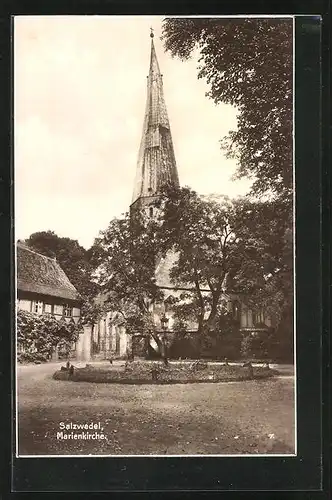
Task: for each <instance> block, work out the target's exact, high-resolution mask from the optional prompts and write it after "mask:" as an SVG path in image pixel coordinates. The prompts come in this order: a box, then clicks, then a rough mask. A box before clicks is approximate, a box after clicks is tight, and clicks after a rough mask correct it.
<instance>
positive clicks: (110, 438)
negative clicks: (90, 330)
mask: <svg viewBox="0 0 332 500" xmlns="http://www.w3.org/2000/svg"><path fill="white" fill-rule="evenodd" d="M58 367H59V365H58V366H55V365H54V364H53V365H51V364H50V365H36V366H34V365H31V366H19V367H18V380H17V382H18V427H19V454H20V455H47V454H50V455H58V454H60V455H77V454H78V455H88V454H97V455H114V454H116V455H117V454H125V455H129V454H147V455H149V454H158V455H165V454H167V455H177V454H181V455H183V454H189V455H191V454H226V455H227V454H257V453H282V454H284V453H285V454H287V453H294V425H295V423H294V379H293V377H291V376H288V377H277V378H272V379H265V380H250V381H244V382H231V383H214V384H209V383H200V384H186V385H178V384H175V385H120V384H103V383H100V384H93V383H88V382H65V381H60V380H54V379H52V374H53V373H54V371H55V370H56V369H58ZM60 422H64V423H65V424H68V423H70V422H71V423H73V424H74V423H75V424H80V423H81V424H82V423H83V424H84V423H91V422H93V423H98V422H100V426H101V427H102V428H103V431H101V430H98V431H97V432H98V433H99V434H100V433H101V432H102V433H103V434H104V436H105V439H99V440H93V439H87V440H82V439H77V440H74V439H68V440H61V439H57V432H59V431H60V430H61V429H60ZM65 432H66V433H70V432H71V431H70V430H67V431H65ZM73 432H75V433H80V432H82V431H80V430H75V431H73ZM85 432H87V431H85ZM88 432H90V433H93V432H96V431H92V430H89V431H88Z"/></svg>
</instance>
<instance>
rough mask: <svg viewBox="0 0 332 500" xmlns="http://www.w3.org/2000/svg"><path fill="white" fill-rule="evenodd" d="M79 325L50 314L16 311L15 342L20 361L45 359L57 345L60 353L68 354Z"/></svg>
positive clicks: (75, 338) (77, 333) (76, 335)
mask: <svg viewBox="0 0 332 500" xmlns="http://www.w3.org/2000/svg"><path fill="white" fill-rule="evenodd" d="M79 330H80V327H79V326H78V325H77V324H76V323H75V322H74V321H73V320H72V321H69V322H68V323H67V322H66V321H65V320H64V319H60V320H57V319H56V318H55V317H54V316H50V315H42V316H40V315H37V314H34V313H30V312H27V311H22V310H19V311H18V312H17V343H18V348H19V351H21V352H20V353H19V355H18V361H20V362H43V361H47V360H48V359H49V358H50V357H51V355H52V352H53V350H54V348H55V347H56V346H57V347H58V348H59V351H60V353H62V355H68V354H69V352H70V350H71V346H72V344H73V342H75V341H76V340H77V339H78V335H79Z"/></svg>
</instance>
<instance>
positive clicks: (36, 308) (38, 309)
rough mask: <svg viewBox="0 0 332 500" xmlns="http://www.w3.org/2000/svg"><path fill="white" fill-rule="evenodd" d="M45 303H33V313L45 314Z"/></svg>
mask: <svg viewBox="0 0 332 500" xmlns="http://www.w3.org/2000/svg"><path fill="white" fill-rule="evenodd" d="M43 306H44V304H43V302H42V301H41V300H36V301H35V302H33V303H32V312H34V313H36V314H43Z"/></svg>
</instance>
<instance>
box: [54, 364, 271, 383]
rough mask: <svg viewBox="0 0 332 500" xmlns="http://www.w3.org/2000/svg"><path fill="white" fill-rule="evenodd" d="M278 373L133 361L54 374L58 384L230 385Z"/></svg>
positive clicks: (252, 369) (232, 366) (256, 367)
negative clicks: (197, 383)
mask: <svg viewBox="0 0 332 500" xmlns="http://www.w3.org/2000/svg"><path fill="white" fill-rule="evenodd" d="M276 373H277V372H276V370H272V369H270V368H268V367H263V366H255V367H248V366H239V365H226V364H220V365H209V364H208V363H205V362H202V363H201V362H194V363H176V364H174V365H173V364H169V365H168V366H165V365H164V364H163V363H161V362H152V363H151V362H144V361H133V362H131V363H126V365H125V366H124V367H122V368H119V369H114V368H111V367H110V368H107V367H101V368H98V367H96V366H90V365H87V366H86V367H84V368H75V367H74V369H73V370H72V371H71V372H70V370H66V369H64V368H63V369H62V370H60V371H57V372H55V373H54V375H53V378H54V379H56V380H71V381H74V382H78V381H80V382H97V383H98V382H104V383H105V382H106V383H122V384H174V383H179V384H184V383H193V382H230V381H236V380H250V379H260V378H267V377H271V376H273V375H275V374H276Z"/></svg>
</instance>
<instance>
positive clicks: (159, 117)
mask: <svg viewBox="0 0 332 500" xmlns="http://www.w3.org/2000/svg"><path fill="white" fill-rule="evenodd" d="M150 37H151V53H150V68H149V75H148V77H147V100H146V108H145V116H144V124H143V133H142V138H141V143H140V148H139V153H138V161H137V168H136V177H135V181H134V190H133V197H132V202H131V205H130V214H131V216H133V214H134V213H135V210H139V211H141V210H143V211H145V212H146V215H147V216H148V217H153V215H154V210H156V208H155V202H156V200H158V197H159V196H160V194H161V189H162V187H163V186H164V185H169V186H174V187H179V185H180V184H179V175H178V169H177V165H176V159H175V153H174V147H173V141H172V134H171V128H170V122H169V118H168V113H167V108H166V103H165V98H164V91H163V75H162V74H161V72H160V68H159V64H158V60H157V55H156V50H155V46H154V40H153V38H154V35H153V33H152V32H151V34H150ZM174 259H176V255H175V254H174V253H172V252H170V253H169V254H168V255H166V257H165V258H163V259H160V260H159V262H158V263H157V266H156V284H157V285H158V286H159V287H160V288H161V289H162V290H163V292H164V294H165V297H167V296H169V295H175V296H179V294H180V293H181V289H177V288H176V287H175V286H174V285H173V284H172V282H171V280H170V269H171V267H172V265H173V264H174ZM202 291H203V292H204V290H202ZM205 292H210V290H206V291H205ZM223 298H224V301H225V302H226V303H227V308H228V310H229V311H234V315H236V317H237V319H238V320H239V324H240V328H241V329H242V330H246V329H248V330H252V329H253V328H254V326H255V324H254V323H266V324H267V325H268V323H269V320H268V318H265V317H264V315H263V313H262V314H261V315H260V316H259V317H257V318H254V316H253V313H252V311H251V310H250V309H248V307H247V306H246V305H245V304H244V303H243V302H242V301H241V300H239V298H238V297H236V296H231V295H228V294H226V293H225V296H224V297H223ZM154 319H155V325H156V328H157V329H158V330H159V329H160V330H161V329H163V328H164V326H165V325H163V324H162V322H163V320H164V321H165V320H166V322H167V330H168V332H169V334H172V327H173V315H172V312H171V311H168V310H166V309H165V306H161V307H159V309H158V310H157V309H155V311H154ZM122 321H123V320H122V319H121V318H120V317H119V316H118V315H117V314H114V313H111V312H109V313H107V314H106V316H105V317H103V318H102V319H101V320H100V321H99V322H98V323H97V324H96V325H95V326H94V328H93V333H92V336H91V345H89V342H88V343H87V351H86V353H85V355H84V356H85V357H84V356H83V357H84V359H90V355H91V353H92V355H93V354H94V353H95V354H96V355H97V356H98V355H99V356H100V357H105V358H108V357H110V356H124V355H125V354H126V352H127V351H128V349H129V348H131V342H132V339H131V338H130V336H129V335H127V334H126V330H125V326H124V324H123V322H122ZM192 328H193V329H195V326H192ZM87 335H89V334H88V333H87ZM152 342H153V341H152ZM94 346H95V347H94ZM152 347H155V346H152Z"/></svg>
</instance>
